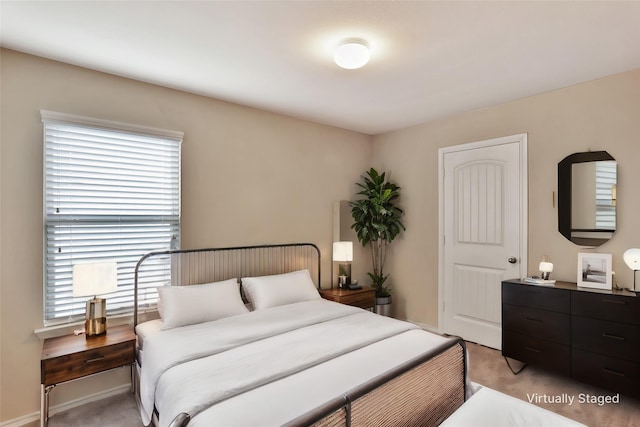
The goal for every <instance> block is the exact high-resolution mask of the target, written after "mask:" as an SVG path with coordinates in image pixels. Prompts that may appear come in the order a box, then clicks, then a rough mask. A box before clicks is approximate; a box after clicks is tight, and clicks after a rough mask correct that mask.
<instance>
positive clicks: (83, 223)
mask: <svg viewBox="0 0 640 427" xmlns="http://www.w3.org/2000/svg"><path fill="white" fill-rule="evenodd" d="M41 114H42V121H43V123H44V145H45V150H44V153H45V154H44V163H45V165H44V166H45V167H44V169H45V170H44V181H45V183H44V185H45V191H44V193H45V196H44V197H45V201H44V205H45V211H44V216H45V218H44V221H45V227H44V228H45V250H44V256H45V263H44V264H45V272H44V282H45V283H44V319H45V325H51V324H56V323H65V322H72V321H76V320H80V319H82V318H83V316H84V313H85V302H86V300H87V299H88V298H73V296H72V269H73V264H75V263H80V262H95V261H102V260H115V261H117V263H118V290H117V291H116V292H115V293H112V294H108V295H106V297H107V298H108V300H107V311H108V314H109V315H112V314H119V313H128V312H131V311H132V310H133V274H134V267H135V265H136V263H137V261H138V260H139V259H140V257H141V256H142V255H144V254H145V253H147V252H151V251H157V250H167V249H170V248H172V247H177V246H178V242H179V239H180V148H181V143H182V133H181V132H173V131H164V130H159V129H151V128H143V127H139V126H134V125H126V124H121V123H114V122H107V121H102V120H98V119H91V118H85V117H78V116H69V115H63V114H60V113H52V112H48V111H42V112H41ZM169 268H170V266H169V265H168V263H165V264H159V265H158V266H157V274H156V275H155V278H154V283H147V284H146V286H147V289H143V292H142V293H141V294H140V295H139V298H140V300H139V304H140V305H141V306H142V307H144V306H150V307H152V306H154V305H155V302H156V299H157V292H156V291H155V286H158V285H160V284H163V283H164V281H165V280H167V278H168V277H170V272H169Z"/></svg>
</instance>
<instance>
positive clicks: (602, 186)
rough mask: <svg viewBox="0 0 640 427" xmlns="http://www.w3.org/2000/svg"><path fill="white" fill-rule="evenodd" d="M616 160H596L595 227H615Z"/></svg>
mask: <svg viewBox="0 0 640 427" xmlns="http://www.w3.org/2000/svg"><path fill="white" fill-rule="evenodd" d="M616 175H617V173H616V162H615V161H614V160H611V161H609V160H607V161H599V162H596V228H598V229H607V230H615V229H616V195H615V192H616V190H615V188H616V182H617V177H616Z"/></svg>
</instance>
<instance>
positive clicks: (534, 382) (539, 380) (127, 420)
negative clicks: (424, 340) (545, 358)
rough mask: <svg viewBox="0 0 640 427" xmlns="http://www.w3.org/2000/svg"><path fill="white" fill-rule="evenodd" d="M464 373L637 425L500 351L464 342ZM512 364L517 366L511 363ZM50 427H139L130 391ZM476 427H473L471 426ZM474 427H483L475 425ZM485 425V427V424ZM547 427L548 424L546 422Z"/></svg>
mask: <svg viewBox="0 0 640 427" xmlns="http://www.w3.org/2000/svg"><path fill="white" fill-rule="evenodd" d="M467 348H468V350H469V362H470V367H469V373H470V376H471V380H472V381H474V382H476V383H479V384H482V385H485V386H488V387H491V388H493V389H495V390H498V391H501V392H503V393H506V394H509V395H511V396H514V397H517V398H519V399H521V400H524V401H528V397H527V395H529V396H533V395H534V394H535V393H537V394H538V395H547V396H561V395H563V394H566V395H567V396H574V398H575V399H574V402H573V404H571V405H569V404H561V403H557V404H556V403H544V402H540V403H537V405H538V406H541V407H543V408H546V409H549V410H550V411H553V412H557V413H559V414H562V415H564V416H566V417H569V418H572V419H574V420H577V421H580V422H582V423H584V424H586V425H588V426H592V427H640V401H638V400H635V399H631V398H628V397H625V396H620V403H617V404H613V403H611V404H605V405H602V406H599V405H598V404H596V403H578V396H579V395H580V394H581V393H585V394H586V393H588V394H590V395H592V396H603V395H611V394H613V393H611V392H609V391H606V390H602V389H599V388H596V387H592V386H588V385H586V384H582V383H579V382H576V381H573V380H571V379H567V378H562V377H558V376H555V375H552V374H549V373H547V372H545V371H542V370H538V369H536V368H534V367H527V368H526V369H525V370H524V371H522V372H521V373H520V374H519V375H513V374H512V373H511V371H510V370H509V368H508V367H507V364H506V363H505V361H504V358H503V357H502V356H501V355H500V352H499V351H497V350H493V349H490V348H487V347H483V346H480V345H477V344H473V343H468V344H467ZM512 366H514V368H515V367H517V366H519V365H518V362H514V363H513V365H512ZM49 426H50V427H63V426H64V427H94V426H95V427H97V426H109V427H140V426H142V422H141V421H140V415H139V413H138V409H137V407H136V403H135V399H134V397H133V395H132V394H129V393H125V394H120V395H117V396H113V397H111V398H108V399H104V400H101V401H98V402H93V403H89V404H87V405H84V406H80V407H77V408H74V409H71V410H69V411H66V412H63V413H59V414H56V415H54V416H52V417H51V418H50V420H49ZM474 427H476V426H474ZM477 427H485V426H481V425H478V426H477ZM486 427H490V426H486ZM550 427H552V426H550Z"/></svg>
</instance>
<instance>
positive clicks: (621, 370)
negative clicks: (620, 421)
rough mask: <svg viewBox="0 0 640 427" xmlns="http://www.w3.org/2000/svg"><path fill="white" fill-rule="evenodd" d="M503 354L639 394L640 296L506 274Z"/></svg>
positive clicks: (580, 378)
mask: <svg viewBox="0 0 640 427" xmlns="http://www.w3.org/2000/svg"><path fill="white" fill-rule="evenodd" d="M502 354H503V355H504V356H506V357H510V358H512V359H516V360H520V361H523V362H526V363H530V364H532V365H536V366H540V367H542V368H544V369H547V370H549V371H553V372H556V373H559V374H561V375H566V376H571V377H573V378H575V379H577V380H580V381H583V382H586V383H590V384H594V385H597V386H600V387H603V388H606V389H609V390H612V391H615V392H620V393H622V394H626V395H629V396H634V397H640V298H638V297H636V295H635V293H633V292H627V291H615V290H614V291H605V290H598V289H588V288H578V287H577V286H576V284H575V283H567V282H557V283H556V284H555V286H542V285H533V284H528V283H524V282H522V281H520V280H506V281H504V282H502Z"/></svg>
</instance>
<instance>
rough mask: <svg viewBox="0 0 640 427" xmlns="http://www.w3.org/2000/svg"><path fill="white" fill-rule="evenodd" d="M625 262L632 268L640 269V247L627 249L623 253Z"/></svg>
mask: <svg viewBox="0 0 640 427" xmlns="http://www.w3.org/2000/svg"><path fill="white" fill-rule="evenodd" d="M622 258H623V259H624V262H625V263H626V264H627V267H629V268H630V269H632V270H640V249H638V248H632V249H627V250H626V251H625V252H624V254H623V255H622Z"/></svg>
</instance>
